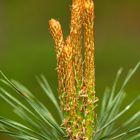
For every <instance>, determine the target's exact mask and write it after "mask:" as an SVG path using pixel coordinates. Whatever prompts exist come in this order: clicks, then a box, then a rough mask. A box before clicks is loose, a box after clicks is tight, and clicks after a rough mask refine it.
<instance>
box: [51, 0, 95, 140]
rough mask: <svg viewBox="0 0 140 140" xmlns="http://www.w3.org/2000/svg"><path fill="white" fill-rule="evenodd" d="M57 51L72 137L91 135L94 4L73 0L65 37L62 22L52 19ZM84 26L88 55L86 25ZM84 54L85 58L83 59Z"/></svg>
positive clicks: (62, 98) (83, 138) (63, 102)
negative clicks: (69, 22) (68, 30)
mask: <svg viewBox="0 0 140 140" xmlns="http://www.w3.org/2000/svg"><path fill="white" fill-rule="evenodd" d="M49 25H50V30H51V34H52V36H53V38H54V41H55V46H56V47H55V48H56V55H57V73H58V92H59V99H60V105H61V109H62V111H63V115H64V120H63V123H62V126H63V127H65V129H66V132H67V135H68V136H69V137H70V139H72V140H74V139H81V140H87V139H91V137H92V134H93V130H94V118H95V112H94V109H95V101H96V100H97V99H96V98H95V68H94V36H93V25H94V4H93V1H92V0H73V1H72V9H71V24H70V34H69V36H68V37H67V39H66V41H64V39H63V33H62V29H61V25H60V23H59V22H58V21H56V20H55V19H51V20H50V21H49ZM83 27H84V57H83V56H82V28H83ZM83 58H84V60H83Z"/></svg>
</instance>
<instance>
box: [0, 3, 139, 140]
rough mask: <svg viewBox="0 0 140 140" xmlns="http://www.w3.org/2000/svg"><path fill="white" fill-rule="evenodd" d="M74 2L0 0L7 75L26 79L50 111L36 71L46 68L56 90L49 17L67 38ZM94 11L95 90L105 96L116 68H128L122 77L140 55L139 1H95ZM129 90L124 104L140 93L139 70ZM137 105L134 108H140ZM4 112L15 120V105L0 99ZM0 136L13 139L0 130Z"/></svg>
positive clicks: (1, 53) (0, 60)
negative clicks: (12, 105) (41, 92)
mask: <svg viewBox="0 0 140 140" xmlns="http://www.w3.org/2000/svg"><path fill="white" fill-rule="evenodd" d="M70 5H71V0H12V1H11V0H0V69H1V70H2V71H3V72H4V73H5V74H6V75H7V76H8V77H9V78H13V79H16V80H18V81H20V82H22V83H24V84H25V85H26V86H27V87H28V88H29V89H31V91H33V92H34V93H35V94H36V95H37V96H39V98H40V99H41V100H42V101H44V103H45V104H46V105H47V106H48V107H49V108H50V109H51V110H53V109H52V107H51V104H50V103H49V102H48V100H47V99H44V98H43V96H42V95H41V94H40V89H39V86H38V85H37V82H36V79H35V75H39V74H42V73H43V74H44V75H45V76H46V78H47V79H48V81H49V83H50V85H51V87H52V89H53V91H54V93H55V94H56V92H57V75H56V58H55V51H54V42H53V40H52V38H51V35H50V33H49V27H48V20H49V19H51V18H56V19H58V20H59V21H60V22H61V24H62V28H63V32H64V36H65V37H66V36H67V35H68V34H69V25H70ZM95 15H96V21H95V45H96V46H95V47H96V54H95V63H96V95H97V96H98V97H99V98H100V100H101V99H102V95H103V92H104V89H105V87H110V86H111V85H112V82H113V80H114V78H115V75H116V72H117V70H118V69H119V68H120V67H123V68H124V73H123V75H122V79H123V78H124V77H125V75H126V73H127V71H128V70H129V69H130V68H131V67H133V66H135V64H136V63H137V62H138V61H139V60H140V1H139V0H133V1H132V0H115V1H114V0H95ZM122 79H121V80H122ZM121 80H120V83H121V82H122V81H121ZM126 91H127V100H126V101H125V103H124V104H126V103H128V102H129V101H131V100H132V99H133V98H135V97H136V96H138V95H139V94H140V69H139V70H138V71H137V72H136V74H135V75H134V76H133V78H132V79H131V81H130V82H129V86H127V88H126ZM139 105H140V104H137V105H136V106H134V107H133V109H132V111H131V112H130V113H132V112H135V111H136V110H139V109H140V108H139ZM98 109H99V108H97V110H98ZM53 113H55V111H53ZM0 115H3V116H5V117H10V118H12V119H14V120H16V119H17V118H16V116H15V115H14V113H13V111H12V108H11V107H10V106H9V105H7V104H6V103H4V102H3V101H2V100H1V99H0ZM127 116H129V114H127ZM127 116H125V117H127ZM125 117H124V119H125ZM121 121H122V120H121ZM0 140H11V138H8V137H6V136H3V135H0Z"/></svg>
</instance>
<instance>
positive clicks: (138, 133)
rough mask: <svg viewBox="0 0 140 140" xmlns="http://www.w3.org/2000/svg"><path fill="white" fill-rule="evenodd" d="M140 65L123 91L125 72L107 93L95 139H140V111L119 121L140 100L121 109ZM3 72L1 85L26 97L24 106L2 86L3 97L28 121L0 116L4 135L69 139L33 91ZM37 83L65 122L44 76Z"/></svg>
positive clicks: (24, 138)
mask: <svg viewBox="0 0 140 140" xmlns="http://www.w3.org/2000/svg"><path fill="white" fill-rule="evenodd" d="M139 66H140V62H139V63H138V64H137V65H136V66H135V67H134V68H133V69H131V70H130V71H129V72H128V74H127V76H126V78H125V80H124V82H123V84H122V86H121V87H120V90H119V91H118V92H117V91H116V86H117V84H118V81H119V78H120V75H121V73H122V69H120V70H119V71H118V73H117V76H116V79H115V81H114V84H113V86H112V89H111V90H109V89H107V90H106V91H105V93H104V96H103V100H102V104H101V110H100V113H99V118H97V121H96V124H95V132H94V134H93V140H122V139H123V140H138V139H139V138H140V126H139V125H138V124H139V122H140V111H138V112H136V113H135V114H132V116H131V117H130V118H128V119H126V121H125V122H123V123H121V124H120V125H119V126H118V125H117V124H118V123H119V122H118V119H119V118H120V117H121V116H122V115H124V114H125V113H126V112H127V111H129V109H131V108H132V107H133V105H134V104H135V103H136V102H137V101H140V96H138V97H137V98H136V99H134V100H133V101H132V102H131V103H130V104H128V105H127V106H126V107H124V109H122V110H121V106H122V103H123V101H124V100H125V97H126V94H125V87H126V85H127V83H128V81H129V80H130V78H131V77H132V76H133V74H134V73H135V72H136V70H137V69H138V67H139ZM0 73H1V75H2V76H3V78H2V79H0V81H1V83H3V84H5V85H6V86H7V87H10V88H12V89H13V90H14V91H15V92H16V93H17V94H18V95H20V96H21V97H22V100H24V101H25V102H24V103H23V102H21V101H20V100H19V99H18V98H16V97H15V96H13V95H12V94H10V93H9V92H8V91H7V90H6V89H5V88H3V87H0V98H2V99H3V100H4V101H5V102H7V103H8V104H9V105H10V106H11V107H12V108H13V110H14V113H15V114H16V115H18V116H19V117H20V118H21V122H25V124H24V123H23V124H22V123H20V122H16V121H13V120H10V119H8V118H5V117H3V116H0V133H2V134H5V135H9V136H11V137H14V138H15V139H21V140H64V139H68V138H67V137H66V133H65V131H64V129H62V128H61V126H60V124H59V123H58V122H57V121H56V120H55V118H54V117H53V115H52V114H51V112H50V111H49V110H48V109H47V107H46V106H45V105H44V104H43V103H42V102H41V101H39V100H38V99H37V98H36V97H35V96H34V94H33V93H32V92H30V91H29V90H28V89H27V88H26V87H25V86H24V85H22V84H21V83H19V82H17V81H15V80H9V79H8V78H7V77H6V76H5V75H4V74H3V73H2V72H1V71H0ZM37 81H38V83H39V85H40V87H41V88H42V91H43V93H44V94H45V95H46V96H47V97H48V98H49V99H50V102H52V103H53V104H54V106H55V109H56V113H57V115H58V116H59V117H60V119H61V121H62V120H63V113H62V112H61V110H60V107H59V103H58V101H57V99H56V97H55V96H54V94H53V92H52V90H51V88H50V86H49V84H48V82H47V80H46V78H45V77H44V76H43V75H41V76H40V77H37ZM27 124H28V125H27Z"/></svg>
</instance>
